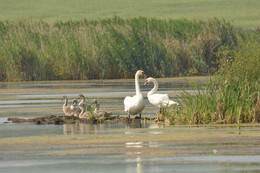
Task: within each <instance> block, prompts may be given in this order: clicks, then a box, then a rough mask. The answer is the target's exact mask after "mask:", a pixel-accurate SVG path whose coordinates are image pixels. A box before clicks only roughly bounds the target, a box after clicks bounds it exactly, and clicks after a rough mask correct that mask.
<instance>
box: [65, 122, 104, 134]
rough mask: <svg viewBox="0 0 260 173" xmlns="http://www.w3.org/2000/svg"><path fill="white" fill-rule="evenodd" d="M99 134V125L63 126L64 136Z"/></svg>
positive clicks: (77, 124)
mask: <svg viewBox="0 0 260 173" xmlns="http://www.w3.org/2000/svg"><path fill="white" fill-rule="evenodd" d="M99 132H100V125H99V124H86V123H76V124H63V134H64V135H79V134H98V133H99Z"/></svg>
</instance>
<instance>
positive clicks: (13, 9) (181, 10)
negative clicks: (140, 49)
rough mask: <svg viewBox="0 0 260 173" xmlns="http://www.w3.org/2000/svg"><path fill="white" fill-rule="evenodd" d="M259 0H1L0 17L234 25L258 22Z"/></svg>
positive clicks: (54, 20)
mask: <svg viewBox="0 0 260 173" xmlns="http://www.w3.org/2000/svg"><path fill="white" fill-rule="evenodd" d="M259 6H260V1H259V0H228V1H227V0H149V1H147V0H130V1H119V0H110V1H106V0H95V1H92V0H74V1H71V0H59V1H53V0H45V1H38V0H23V1H20V0H11V1H7V0H1V1H0V20H17V19H29V20H44V21H47V22H52V23H54V22H57V21H63V22H66V21H68V20H74V21H75V20H84V19H87V20H97V19H106V18H111V17H113V16H114V15H118V16H120V17H122V18H123V19H129V18H133V17H140V16H143V17H148V18H151V17H156V18H158V19H169V18H171V19H179V18H187V19H200V20H205V19H209V18H213V17H217V18H225V19H226V20H228V21H232V22H233V23H234V25H235V26H239V27H244V28H252V27H257V26H260V10H259Z"/></svg>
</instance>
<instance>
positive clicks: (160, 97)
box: [148, 94, 178, 107]
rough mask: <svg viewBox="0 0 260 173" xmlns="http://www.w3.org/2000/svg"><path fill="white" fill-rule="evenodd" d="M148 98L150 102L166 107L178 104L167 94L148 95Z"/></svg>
mask: <svg viewBox="0 0 260 173" xmlns="http://www.w3.org/2000/svg"><path fill="white" fill-rule="evenodd" d="M148 100H149V102H150V103H151V104H153V105H154V106H157V107H168V106H171V105H173V104H178V103H177V102H175V101H172V100H170V99H169V96H168V94H152V95H148Z"/></svg>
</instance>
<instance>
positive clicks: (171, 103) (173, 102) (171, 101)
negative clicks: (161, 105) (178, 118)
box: [168, 100, 180, 106]
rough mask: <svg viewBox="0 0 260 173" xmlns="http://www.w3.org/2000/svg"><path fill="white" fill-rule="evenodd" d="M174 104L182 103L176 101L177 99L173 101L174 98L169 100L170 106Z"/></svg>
mask: <svg viewBox="0 0 260 173" xmlns="http://www.w3.org/2000/svg"><path fill="white" fill-rule="evenodd" d="M172 105H177V106H180V104H179V103H178V102H175V101H173V100H169V102H168V106H172Z"/></svg>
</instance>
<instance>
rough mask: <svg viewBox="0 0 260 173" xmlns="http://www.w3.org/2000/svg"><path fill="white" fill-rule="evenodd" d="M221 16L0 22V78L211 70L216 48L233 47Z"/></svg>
mask: <svg viewBox="0 0 260 173" xmlns="http://www.w3.org/2000/svg"><path fill="white" fill-rule="evenodd" d="M237 35H238V31H237V29H236V28H234V27H233V25H232V24H231V23H229V22H227V21H225V20H222V19H216V18H215V19H211V20H208V21H201V20H187V19H179V20H173V19H165V20H163V19H155V18H144V17H139V18H132V19H122V18H120V17H118V16H115V17H113V18H109V19H102V20H95V21H89V20H81V21H68V22H61V21H60V22H56V23H51V24H50V23H46V22H43V21H28V20H20V21H2V22H0V81H31V80H77V79H116V78H132V77H133V76H134V74H133V73H134V72H135V71H136V70H137V69H143V70H144V71H145V72H146V73H147V74H149V76H154V77H172V76H190V75H207V74H212V73H213V72H215V71H216V69H218V65H219V64H218V56H217V54H216V53H217V52H218V50H219V48H221V47H222V46H229V47H231V48H233V47H236V46H237Z"/></svg>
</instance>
